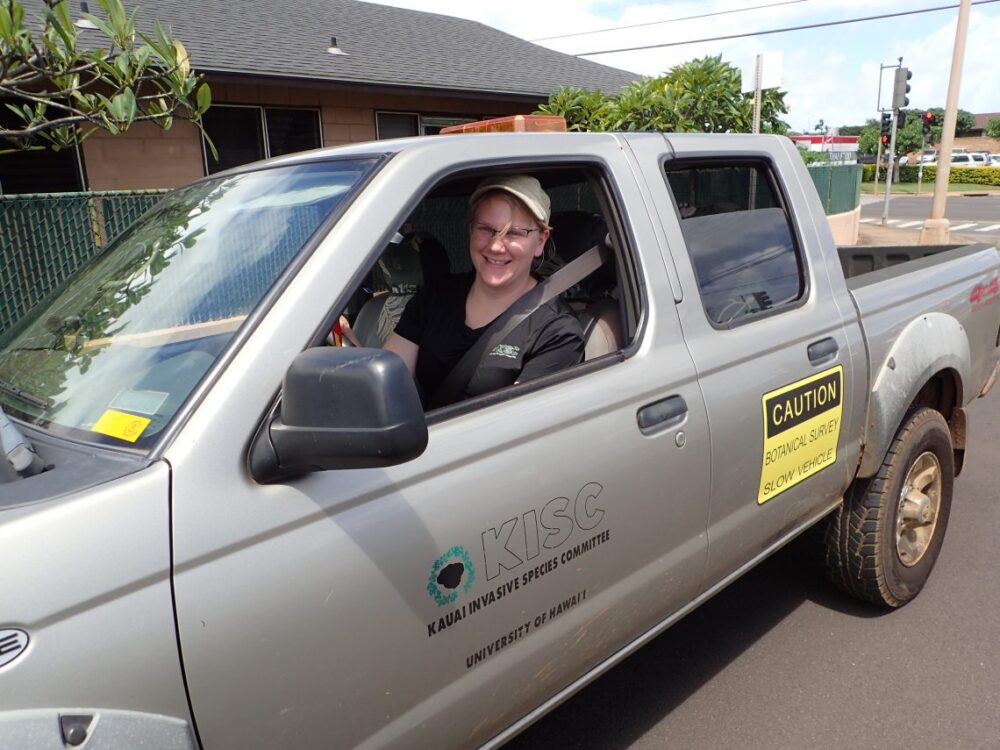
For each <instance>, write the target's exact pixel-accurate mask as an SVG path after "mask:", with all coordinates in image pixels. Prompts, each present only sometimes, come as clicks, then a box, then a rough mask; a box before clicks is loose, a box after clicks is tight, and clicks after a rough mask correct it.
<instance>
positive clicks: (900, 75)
mask: <svg viewBox="0 0 1000 750" xmlns="http://www.w3.org/2000/svg"><path fill="white" fill-rule="evenodd" d="M911 78H913V73H911V72H910V69H909V68H896V83H895V85H894V86H893V87H892V108H893V109H902V108H903V107H905V106H906V105H907V104H909V103H910V98H909V97H908V96H907V94H909V93H910V84H909V83H907V81H909V80H910V79H911Z"/></svg>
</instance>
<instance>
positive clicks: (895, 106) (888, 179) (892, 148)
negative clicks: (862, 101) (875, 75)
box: [878, 57, 913, 226]
mask: <svg viewBox="0 0 1000 750" xmlns="http://www.w3.org/2000/svg"><path fill="white" fill-rule="evenodd" d="M898 59H899V62H898V63H897V64H896V65H882V66H881V68H880V69H879V80H878V91H879V98H880V99H881V96H882V71H883V70H885V69H886V68H895V69H896V73H895V76H894V78H895V80H894V83H893V86H892V109H891V110H890V113H891V114H888V117H889V118H890V120H891V126H890V127H891V130H890V135H889V143H888V144H887V145H888V146H889V151H888V153H887V157H888V158H887V160H886V161H887V167H886V172H885V200H884V201H883V202H882V225H883V226H884V225H885V224H886V223H888V221H889V196H890V194H891V193H892V178H893V175H894V174H895V168H896V130H897V129H898V127H899V118H900V111H901V110H902V109H903V108H905V107H906V105H907V104H909V103H910V100H909V98H907V96H906V95H907V94H908V93H910V84H909V83H907V81H909V80H910V78H911V77H912V75H913V74H912V73H910V71H909V70H908V69H907V68H904V67H903V58H902V57H900V58H898ZM881 103H882V102H881V101H879V104H880V105H881ZM886 117H887V113H886V112H885V111H883V112H882V131H881V134H880V135H879V141H880V142H882V143H884V142H885V136H886V133H885V126H886V124H887V123H886Z"/></svg>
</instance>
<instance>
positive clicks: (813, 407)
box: [757, 365, 844, 503]
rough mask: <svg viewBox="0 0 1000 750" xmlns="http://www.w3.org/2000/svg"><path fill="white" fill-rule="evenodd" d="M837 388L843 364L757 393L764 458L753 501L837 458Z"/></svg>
mask: <svg viewBox="0 0 1000 750" xmlns="http://www.w3.org/2000/svg"><path fill="white" fill-rule="evenodd" d="M843 391H844V368H843V367H841V366H840V365H837V366H836V367H834V368H831V369H829V370H825V371H823V372H821V373H817V374H816V375H812V376H810V377H808V378H805V379H803V380H799V381H796V382H794V383H790V384H789V385H786V386H782V387H781V388H778V389H777V390H774V391H771V392H769V393H765V394H764V395H763V397H762V398H761V404H762V405H763V408H764V458H763V461H762V464H761V469H760V488H759V489H758V491H757V502H758V503H765V502H767V501H768V500H770V499H771V498H772V497H775V496H777V495H780V494H781V493H782V492H784V491H785V490H787V489H788V488H789V487H794V486H795V485H796V484H798V483H799V482H801V481H802V480H803V479H806V478H807V477H810V476H812V475H813V474H815V473H817V472H819V471H822V470H823V469H825V468H826V467H827V466H831V465H832V464H833V463H834V462H835V461H836V460H837V443H838V441H839V440H840V427H841V423H842V422H843V419H842V417H843V410H844V405H843V404H844V400H843V395H844V394H843Z"/></svg>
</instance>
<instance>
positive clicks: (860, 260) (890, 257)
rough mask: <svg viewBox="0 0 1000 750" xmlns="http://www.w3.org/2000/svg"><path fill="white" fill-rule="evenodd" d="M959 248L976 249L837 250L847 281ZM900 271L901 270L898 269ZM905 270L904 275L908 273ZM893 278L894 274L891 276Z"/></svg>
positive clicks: (881, 247)
mask: <svg viewBox="0 0 1000 750" xmlns="http://www.w3.org/2000/svg"><path fill="white" fill-rule="evenodd" d="M961 247H977V246H972V245H879V246H876V247H866V246H864V245H844V246H841V247H838V248H837V254H838V255H839V256H840V267H841V268H842V269H844V276H845V277H847V278H848V279H851V278H854V277H855V276H861V275H863V274H867V273H871V272H872V271H881V270H882V269H885V268H890V267H892V266H898V265H901V264H903V263H909V262H910V261H913V260H918V259H920V258H927V257H930V256H933V255H938V254H939V253H943V252H947V251H949V250H956V249H958V248H961ZM900 270H901V271H902V269H900ZM909 270H916V269H915V268H914V269H907V270H906V271H903V272H904V273H907V272H909ZM892 275H893V276H895V275H896V273H893V274H892Z"/></svg>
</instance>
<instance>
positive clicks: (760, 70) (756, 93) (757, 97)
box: [753, 54, 764, 133]
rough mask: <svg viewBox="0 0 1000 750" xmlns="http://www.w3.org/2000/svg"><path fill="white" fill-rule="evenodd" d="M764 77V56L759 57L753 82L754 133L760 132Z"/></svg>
mask: <svg viewBox="0 0 1000 750" xmlns="http://www.w3.org/2000/svg"><path fill="white" fill-rule="evenodd" d="M763 75H764V55H762V54H759V55H757V64H756V68H755V70H754V81H753V132H754V133H759V132H760V106H761V98H762V94H761V90H760V86H761V83H762V81H761V79H762V77H763Z"/></svg>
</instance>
